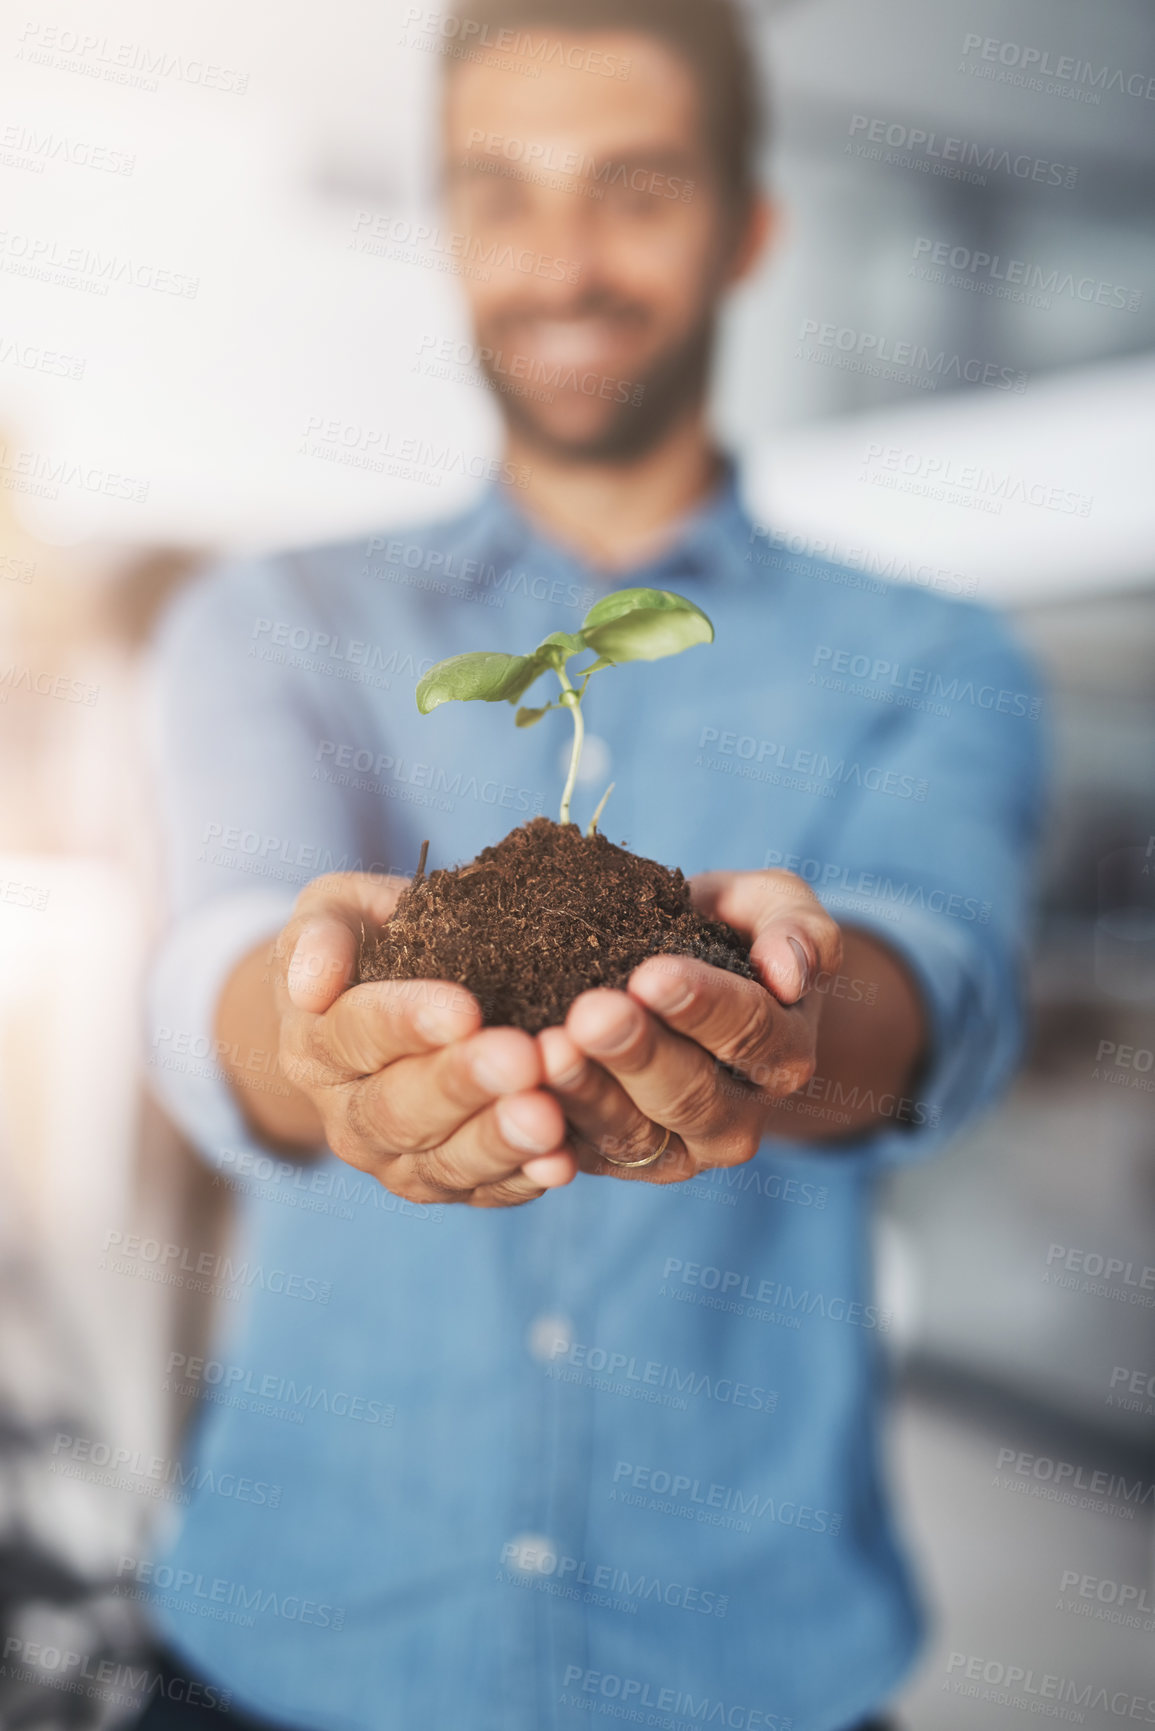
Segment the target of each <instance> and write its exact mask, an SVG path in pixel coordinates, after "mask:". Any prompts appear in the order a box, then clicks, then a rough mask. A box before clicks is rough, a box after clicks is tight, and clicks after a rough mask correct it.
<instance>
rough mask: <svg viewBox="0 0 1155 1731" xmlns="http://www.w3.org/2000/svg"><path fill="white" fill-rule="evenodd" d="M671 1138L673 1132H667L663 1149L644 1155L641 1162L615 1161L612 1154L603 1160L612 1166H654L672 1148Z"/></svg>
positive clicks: (605, 1156)
mask: <svg viewBox="0 0 1155 1731" xmlns="http://www.w3.org/2000/svg"><path fill="white" fill-rule="evenodd" d="M670 1136H671V1132H670V1131H669V1130H667V1131H666V1134H665V1135H664V1136H663V1137H662V1145H661V1147H660V1148H656V1149H655V1150H654V1152H653V1153H652V1154H643V1155H642V1158H641V1159H640V1160H615V1159H614V1157H613V1155H612V1154H603V1155H602V1159H603V1160H607V1161H608V1162H609V1164H610V1165H611V1166H628V1167H631V1168H633V1167H637V1166H652V1165H653V1164H654V1161H655V1160H660V1159H661V1158H662V1155H663V1154H664V1153H665V1152H666V1149H667V1148H668V1147H669V1146H670Z"/></svg>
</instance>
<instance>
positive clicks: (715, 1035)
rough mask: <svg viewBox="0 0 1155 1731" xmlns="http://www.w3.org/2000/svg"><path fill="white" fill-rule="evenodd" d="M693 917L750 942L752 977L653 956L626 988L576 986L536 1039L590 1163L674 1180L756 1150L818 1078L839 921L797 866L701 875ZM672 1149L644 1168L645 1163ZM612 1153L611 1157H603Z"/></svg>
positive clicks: (614, 1172)
mask: <svg viewBox="0 0 1155 1731" xmlns="http://www.w3.org/2000/svg"><path fill="white" fill-rule="evenodd" d="M690 893H691V896H692V898H693V901H694V905H695V907H696V908H697V910H698V912H699V913H701V914H703V915H705V916H706V918H708V919H720V920H725V921H726V922H727V924H729V925H731V926H733V927H734V928H735V930H737V931H739V932H741V933H742V934H743V935H744V936H746V937H748V938H749V939H750V940H751V950H750V963H751V966H752V967H753V969H754V971H755V973H756V974H757V976H758V980H759V981H760V982H761V983H760V984H758V983H756V982H755V981H753V980H747V979H744V978H743V977H742V976H741V975H738V974H731V973H728V972H726V971H725V970H723V969H721V968H714V967H710V966H708V965H707V964H706V963H705V962H700V961H696V960H695V959H693V958H692V957H689V956H651V957H650V958H649V959H648V960H647V961H645V962H643V963H642V964H641V966H640V967H638V968H636V969H635V970H634V972H633V973H632V974H631V975H630V978H629V981H628V982H627V985H626V989H625V991H610V990H606V989H597V990H594V991H590V992H583V993H582V995H581V997H579V998H578V999H576V1001H575V1002H574V1003H573V1004H572V1005H571V1007H570V1010H569V1014H568V1015H567V1017H566V1020H565V1026H564V1027H562V1028H547V1029H545V1030H544V1032H542V1033H541V1034H539V1035H538V1036H537V1039H538V1043H539V1045H540V1047H541V1052H542V1058H543V1061H544V1066H545V1080H546V1084H547V1086H548V1087H549V1088H550V1089H551V1091H552V1092H553V1093H554V1094H555V1095H556V1096H557V1098H558V1099H559V1100H560V1102H561V1104H562V1106H563V1108H564V1110H565V1114H566V1118H567V1119H568V1121H569V1123H570V1126H571V1128H572V1130H573V1133H574V1134H573V1145H574V1148H575V1151H576V1153H577V1155H578V1158H579V1161H580V1163H581V1165H582V1167H583V1169H584V1170H585V1171H588V1172H594V1173H598V1174H601V1175H604V1176H607V1177H610V1176H612V1177H617V1178H640V1179H643V1180H644V1181H645V1182H647V1183H650V1184H672V1183H676V1182H678V1181H679V1180H682V1179H686V1178H693V1177H694V1176H696V1174H697V1173H699V1172H703V1171H707V1170H709V1169H710V1168H711V1167H715V1166H737V1165H740V1164H741V1163H742V1162H743V1161H746V1160H749V1159H751V1157H752V1156H753V1155H754V1154H756V1153H757V1151H758V1147H759V1144H760V1143H761V1141H762V1138H763V1137H764V1136H765V1135H766V1133H767V1130H768V1127H769V1123H770V1121H771V1119H772V1117H773V1115H774V1111H775V1108H776V1106H777V1104H778V1102H780V1101H781V1100H783V1099H785V1098H786V1096H787V1095H790V1094H793V1093H795V1092H796V1091H797V1090H798V1089H799V1088H802V1087H805V1085H806V1083H807V1082H809V1080H810V1078H811V1077H812V1076H813V1074H814V1069H815V1060H816V1054H817V1046H818V1022H819V1015H820V1012H821V1008H822V1005H823V1002H824V998H823V997H822V995H821V994H819V993H816V992H814V991H813V990H812V987H813V986H814V984H815V982H816V981H817V980H818V978H819V976H820V975H822V974H831V973H836V972H837V971H838V967H839V964H840V962H841V958H842V937H841V933H840V932H839V929H838V926H837V925H836V924H835V922H834V921H833V920H832V919H831V917H830V915H829V914H828V913H827V912H826V910H825V908H824V907H823V906H822V904H821V903H820V902H819V901H818V899H817V897H816V896H815V895H813V894H812V892H811V891H810V889H809V888H808V887H807V886H806V884H805V883H803V881H802V880H801V878H798V877H795V876H794V875H793V873H791V872H782V871H754V872H704V873H701V874H700V875H699V876H697V877H695V878H691V879H690ZM667 1131H669V1132H670V1139H669V1144H668V1146H667V1148H666V1151H665V1153H664V1154H663V1155H662V1157H661V1158H660V1159H659V1160H657V1161H656V1162H655V1163H654V1164H653V1165H652V1166H638V1167H634V1168H632V1169H631V1168H630V1167H628V1166H625V1165H615V1164H614V1161H619V1162H625V1161H637V1160H643V1159H644V1158H645V1157H646V1155H647V1154H652V1153H653V1152H654V1150H655V1149H656V1148H659V1147H660V1146H661V1143H662V1139H663V1137H664V1136H665V1134H666V1132H667ZM607 1155H608V1156H610V1158H609V1159H607V1158H606V1156H607Z"/></svg>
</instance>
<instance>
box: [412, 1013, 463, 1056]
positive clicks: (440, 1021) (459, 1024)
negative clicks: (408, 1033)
mask: <svg viewBox="0 0 1155 1731" xmlns="http://www.w3.org/2000/svg"><path fill="white" fill-rule="evenodd" d="M413 1026H414V1027H415V1028H416V1029H417V1032H418V1033H419V1034H424V1035H425V1038H426V1039H427V1040H432V1041H434V1042H435V1044H436V1045H438V1046H444V1045H446V1044H447V1043H448V1042H449V1041H450V1040H452V1039H454V1038H455V1037H456V1036H457V1035H458V1034H463V1033H464V1032H465V1022H464V1021H463V1019H462V1017H461V1016H459V1015H458V1014H456V1013H455V1012H454V1011H453V1010H450V1009H447V1008H445V1006H444V1005H437V1004H430V1005H429V1006H427V1008H425V1009H424V1010H415V1011H414V1014H413Z"/></svg>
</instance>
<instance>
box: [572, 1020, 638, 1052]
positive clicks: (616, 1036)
mask: <svg viewBox="0 0 1155 1731" xmlns="http://www.w3.org/2000/svg"><path fill="white" fill-rule="evenodd" d="M635 1023H636V1016H627V1017H626V1018H625V1019H624V1020H621V1021H619V1022H618V1023H617V1024H616V1025H615V1026H613V1027H611V1028H610V1029H608V1030H604V1029H603V1031H602V1032H600V1033H597V1034H594V1035H592V1036H588V1037H587V1036H586V1035H582V1036H580V1038H579V1036H577V1035H576V1034H575V1035H573V1036H571V1037H572V1038H573V1039H574V1040H576V1041H577V1042H578V1044H580V1045H581V1046H582V1047H584V1049H585V1050H586V1051H587V1052H593V1053H595V1054H597V1055H598V1056H601V1057H607V1058H612V1057H613V1056H614V1054H615V1053H616V1052H624V1051H625V1049H626V1047H627V1046H628V1045H629V1044H630V1042H631V1041H632V1040H633V1039H634V1037H635V1034H636V1026H635Z"/></svg>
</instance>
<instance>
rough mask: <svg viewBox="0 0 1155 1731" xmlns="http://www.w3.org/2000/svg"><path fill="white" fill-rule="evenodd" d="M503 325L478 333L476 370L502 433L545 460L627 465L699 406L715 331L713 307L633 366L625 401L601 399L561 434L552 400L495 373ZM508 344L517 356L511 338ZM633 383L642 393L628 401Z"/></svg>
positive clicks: (498, 323)
mask: <svg viewBox="0 0 1155 1731" xmlns="http://www.w3.org/2000/svg"><path fill="white" fill-rule="evenodd" d="M502 322H503V321H501V320H495V321H494V323H493V325H491V326H490V328H489V329H488V330H486V331H481V330H478V332H477V341H478V345H479V347H480V348H481V349H483V350H484V351H488V352H486V353H483V354H482V355H481V368H482V371H483V372H484V374H485V377H486V379H487V380H488V382H489V385H490V386H491V388H492V390H493V392H494V395H495V396H496V398H497V401H498V403H499V405H500V407H501V412H502V415H503V416H504V418H505V422H506V425H507V427H508V428H509V430H510V431H511V432H514V433H516V434H517V435H518V436H519V438H520V439H521V440H522V441H523V442H524V443H525V444H527V445H530V446H533V447H535V448H536V449H538V450H540V451H541V452H542V453H543V454H545V455H548V456H550V457H555V458H556V457H561V458H567V459H569V460H570V461H575V462H589V463H603V462H604V463H628V462H630V461H632V460H633V459H635V458H639V457H643V456H645V455H646V454H647V453H648V452H650V451H652V450H653V449H654V447H655V446H656V445H658V444H660V443H661V441H662V439H663V438H665V437H666V435H667V434H668V433H669V430H670V428H671V426H673V425H674V423H675V422H676V421H678V420H679V419H680V418H681V417H682V416H683V415H684V414H685V412H686V411H687V410H688V409H693V408H696V407H697V406H698V404H699V403H700V402H701V401H702V399H703V397H704V395H705V393H706V388H707V385H708V382H709V378H710V370H711V365H712V362H713V356H714V343H715V336H716V320H715V317H714V315H713V313H712V312H711V313H709V314H707V315H705V316H703V317H702V318H701V319H700V320H699V321H698V323H697V324H695V325H694V327H693V328H692V329H691V330H690V331H689V332H688V333H687V335H686V336H685V337H683V338H682V339H681V341H680V342H678V343H677V344H675V345H672V346H671V347H670V348H668V349H666V350H665V351H664V352H663V353H662V354H660V355H658V356H656V357H655V359H654V360H653V361H652V362H651V363H650V364H649V365H648V366H647V367H645V368H643V369H640V370H639V373H638V376H636V377H635V378H633V379H632V380H631V381H630V384H629V395H628V397H627V400H626V401H625V402H619V401H616V400H614V399H609V400H603V401H601V402H600V404H599V406H600V407H601V408H602V409H603V410H604V414H603V415H602V417H601V418H600V420H599V422H598V424H596V425H594V426H592V427H591V426H588V425H587V426H586V428H584V429H583V430H581V431H575V432H572V433H571V432H566V431H565V430H564V428H560V427H557V426H555V425H554V424H552V420H551V416H550V412H549V411H550V407H551V405H548V404H538V403H535V402H534V400H533V398H532V397H529V396H518V395H516V394H515V393H514V392H513V391H511V390H510V389H509V386H508V383H507V381H506V379H505V377H504V376H503V375H502V374H501V373H499V372H498V371H497V369H496V367H495V365H494V358H495V356H497V354H498V353H499V350H500V347H501V344H502V332H501V329H500V326H501V324H502ZM509 347H510V348H511V349H512V352H514V353H516V343H512V344H510V345H509ZM563 370H564V369H563ZM639 388H640V391H641V396H640V399H638V400H636V401H635V400H634V399H635V398H637V397H638V391H639Z"/></svg>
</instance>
